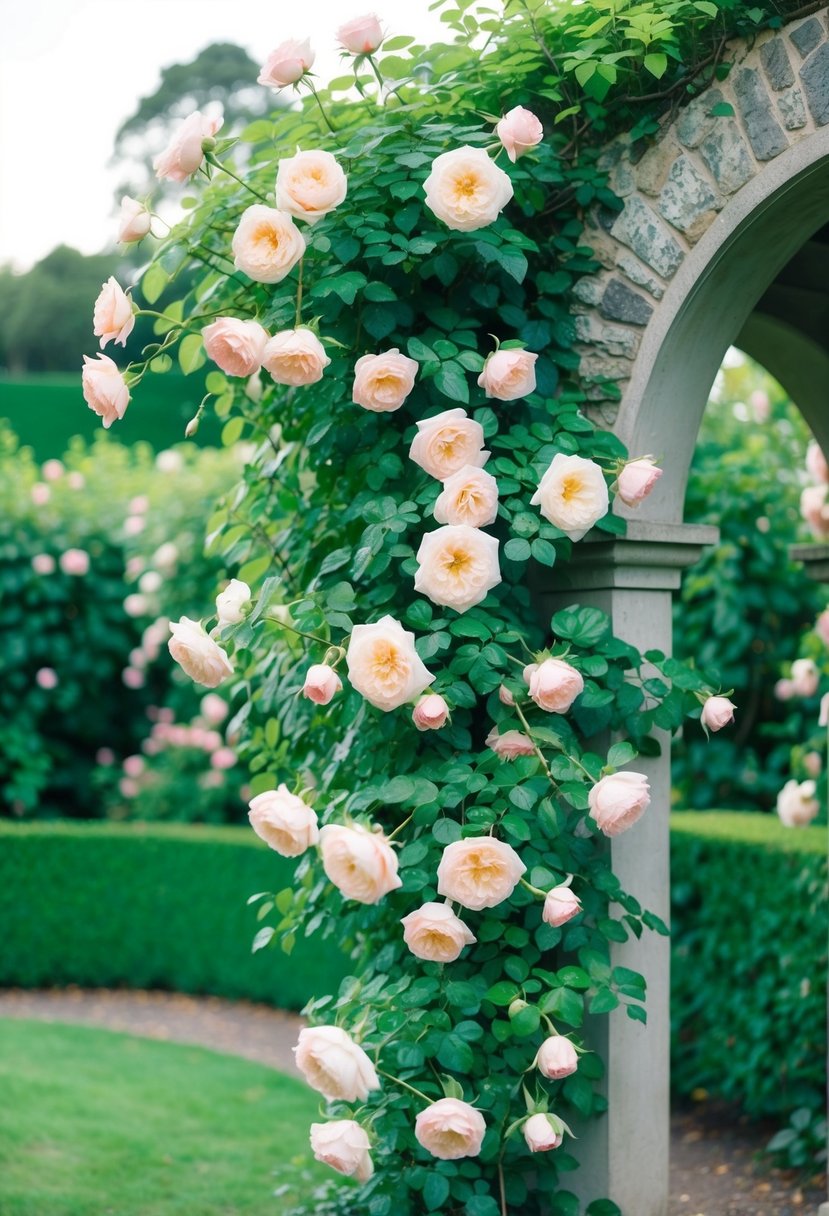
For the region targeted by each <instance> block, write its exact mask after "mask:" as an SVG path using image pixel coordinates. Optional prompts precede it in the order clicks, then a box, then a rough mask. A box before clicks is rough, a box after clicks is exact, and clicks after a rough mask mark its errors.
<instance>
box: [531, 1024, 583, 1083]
mask: <svg viewBox="0 0 829 1216" xmlns="http://www.w3.org/2000/svg"><path fill="white" fill-rule="evenodd" d="M535 1066H536V1068H537V1069H538V1071H539V1072H540V1073H541V1075H542V1077H547V1079H548V1080H549V1081H560V1080H561V1079H562V1077H569V1076H570V1075H571V1073H574V1072H575V1071H576V1069H577V1068H578V1066H579V1056H578V1052H577V1051H576V1049H575V1047H574V1046H573V1044H572V1043H571V1042H570V1040H569V1039H568V1038H565V1036H564V1035H562V1034H554V1035H550V1037H549V1038H548V1039H545V1040H544V1042H543V1043H542V1044H541V1046H540V1047H539V1049H538V1053H537V1055H536V1057H535Z"/></svg>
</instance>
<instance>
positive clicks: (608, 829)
mask: <svg viewBox="0 0 829 1216" xmlns="http://www.w3.org/2000/svg"><path fill="white" fill-rule="evenodd" d="M650 800H651V796H650V786H649V785H648V779H647V777H646V776H645V775H644V773H631V772H621V773H611V774H610V775H609V776H607V777H602V779H601V781H598V782H597V783H596V784H595V785H594V786H593V788H592V789H591V790H590V793H589V794H588V803H589V806H590V817H591V819H593V820H594V821H595V823H596V824H597V826H598V828H599V829H600V831H602V832H604V834H605V836H618V835H619V834H620V832H625V831H627V829H628V828H630V827H632V826H633V825H634V823H636V821H637V819H639V818H640V817H641V816H642V815H643V814H644V812H645V810H646V809H647V807H648V806H649V805H650Z"/></svg>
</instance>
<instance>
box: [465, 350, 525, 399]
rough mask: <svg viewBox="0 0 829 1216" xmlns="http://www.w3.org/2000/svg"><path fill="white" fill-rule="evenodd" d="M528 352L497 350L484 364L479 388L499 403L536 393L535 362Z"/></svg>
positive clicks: (479, 379) (479, 378)
mask: <svg viewBox="0 0 829 1216" xmlns="http://www.w3.org/2000/svg"><path fill="white" fill-rule="evenodd" d="M537 358H538V355H534V354H532V352H531V351H528V350H496V351H495V353H494V354H493V355H490V356H489V358H488V359H487V361H486V363H485V364H484V370H483V371H482V372H481V374H480V376H479V377H478V386H479V387H480V388H482V389H483V390H484V392H485V393H486V395H487V397H493V398H495V399H496V400H497V401H517V400H518V399H519V397H528V396H529V395H530V393H534V392H535V361H536V359H537Z"/></svg>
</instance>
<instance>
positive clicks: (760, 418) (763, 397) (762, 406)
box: [748, 388, 771, 423]
mask: <svg viewBox="0 0 829 1216" xmlns="http://www.w3.org/2000/svg"><path fill="white" fill-rule="evenodd" d="M748 401H749V405H750V406H751V411H752V413H753V414H754V421H755V422H760V423H763V422H768V420H769V416H770V415H771V401H770V400H769V395H768V393H767V392H764V390H763V389H761V388H758V389H755V390H754V392H753V393H752V394H751V396H750V397H749V399H748Z"/></svg>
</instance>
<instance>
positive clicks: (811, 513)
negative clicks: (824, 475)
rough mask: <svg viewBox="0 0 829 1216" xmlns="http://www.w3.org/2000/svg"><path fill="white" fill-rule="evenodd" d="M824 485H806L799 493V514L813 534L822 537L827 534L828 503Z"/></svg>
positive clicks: (828, 524)
mask: <svg viewBox="0 0 829 1216" xmlns="http://www.w3.org/2000/svg"><path fill="white" fill-rule="evenodd" d="M827 489H829V487H827V486H826V485H819V486H806V489H805V490H804V491H803V493H802V494H801V495H800V514H801V515H802V516H803V518H804V519H805V520H806V523H807V524H808V525H809V527H810V528H811V529H812V533H813V534H814V536H816V537H818V538H819V539H822V538H824V537H826V536H827V535H829V505H827V502H826V493H827Z"/></svg>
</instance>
